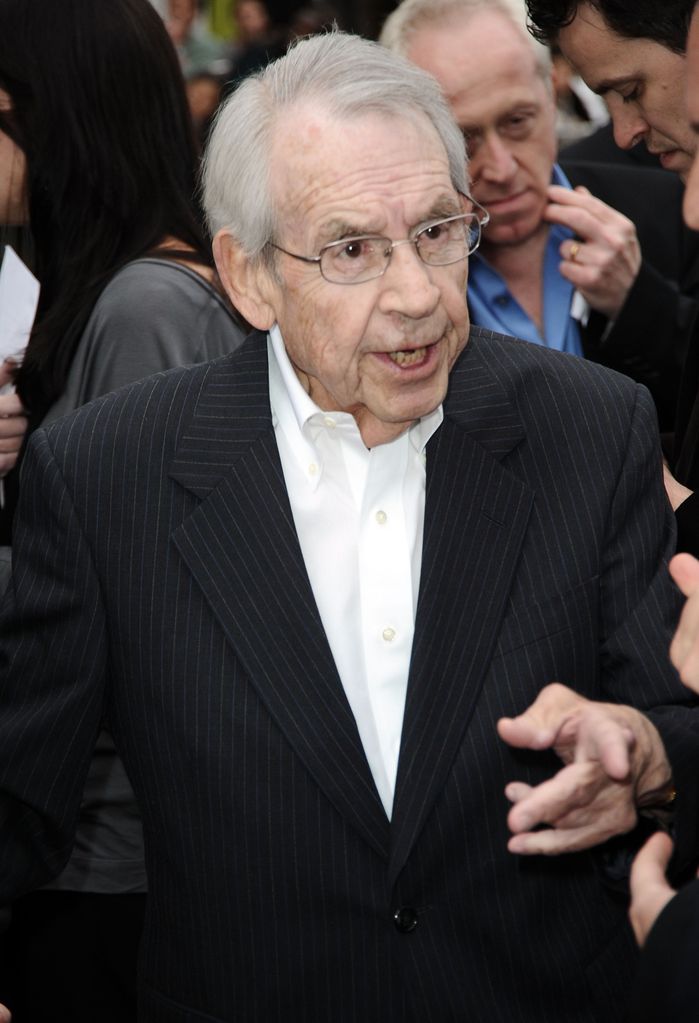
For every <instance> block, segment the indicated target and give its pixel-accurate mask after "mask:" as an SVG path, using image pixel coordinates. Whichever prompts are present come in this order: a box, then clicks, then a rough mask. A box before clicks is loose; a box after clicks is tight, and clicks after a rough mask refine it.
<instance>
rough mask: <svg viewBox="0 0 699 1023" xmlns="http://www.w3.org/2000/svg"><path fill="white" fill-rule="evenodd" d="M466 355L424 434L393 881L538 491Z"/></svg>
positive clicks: (472, 687) (448, 746) (459, 725)
mask: <svg viewBox="0 0 699 1023" xmlns="http://www.w3.org/2000/svg"><path fill="white" fill-rule="evenodd" d="M478 333H479V332H477V331H474V334H476V336H477V334H478ZM461 366H462V367H463V368H458V369H457V370H455V371H454V374H453V377H452V381H451V383H450V394H449V401H448V402H447V403H446V404H445V421H444V423H443V425H442V427H441V428H440V430H439V431H438V432H437V434H436V435H435V437H434V438H433V439H432V441H431V442H430V445H429V446H428V454H427V494H426V505H425V533H424V540H423V558H422V575H421V579H420V596H419V601H418V610H417V617H416V623H415V639H414V643H413V653H412V660H411V667H410V677H409V682H408V694H407V700H406V707H405V716H404V723H403V733H402V741H401V753H400V760H399V768H398V779H397V785H396V797H395V801H394V812H393V821H392V828H391V860H390V878H389V881H390V883H391V884H393V883H394V882H395V880H396V878H397V876H398V874H399V873H400V870H401V869H402V867H403V865H404V863H405V861H406V858H407V857H408V855H409V853H410V849H411V848H412V845H413V844H414V842H415V839H416V837H417V835H418V834H419V832H420V830H421V828H422V826H423V824H424V823H425V820H426V818H427V816H428V814H429V812H430V810H431V808H432V806H433V804H434V801H435V799H436V797H437V795H438V794H439V792H440V791H441V789H442V787H443V786H444V783H445V780H446V777H447V775H448V772H449V770H450V768H451V765H452V763H453V761H454V758H455V756H456V753H457V750H458V747H459V745H460V743H461V741H462V739H463V735H464V732H465V730H466V728H467V727H468V723H469V720H470V717H471V715H472V713H473V710H474V707H475V704H476V701H477V699H478V696H479V693H480V690H481V687H482V685H483V680H484V677H485V675H486V672H487V670H488V667H489V665H490V661H491V657H492V651H493V647H494V644H495V641H496V639H497V634H498V631H499V627H500V623H501V621H502V617H503V614H504V611H505V607H506V602H507V597H508V593H509V590H510V585H511V581H512V578H513V576H514V573H515V571H516V568H517V564H518V555H519V551H520V548H521V544H522V541H523V538H524V534H525V531H526V525H527V522H528V518H529V513H530V510H531V504H532V494H531V491H530V490H529V489H528V488H527V487H526V486H525V485H524V484H523V483H522V482H521V481H520V480H519V479H518V478H517V477H516V476H514V475H513V474H512V473H511V472H510V471H508V470H507V469H506V468H504V467H503V465H502V464H501V461H500V459H502V458H503V457H504V456H505V455H506V454H507V452H509V451H510V450H511V449H512V448H513V447H515V446H516V445H517V444H518V443H519V441H520V440H521V439H522V436H523V432H522V427H521V423H520V421H519V417H518V415H517V412H516V409H515V408H514V407H513V406H512V405H511V403H510V402H509V400H508V399H507V397H506V395H505V394H504V392H503V391H502V389H501V388H500V387H499V385H498V384H497V383H496V382H495V381H494V379H493V377H492V374H490V373H489V372H488V370H487V367H486V366H485V364H484V362H483V360H482V358H481V356H480V352H469V353H468V359H467V360H463V361H462V364H461ZM493 741H495V738H494V740H493Z"/></svg>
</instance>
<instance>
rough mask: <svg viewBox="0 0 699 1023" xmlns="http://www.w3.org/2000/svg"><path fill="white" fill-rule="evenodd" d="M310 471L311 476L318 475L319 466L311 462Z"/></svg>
mask: <svg viewBox="0 0 699 1023" xmlns="http://www.w3.org/2000/svg"><path fill="white" fill-rule="evenodd" d="M308 473H309V475H310V476H316V475H317V474H318V466H317V465H316V463H315V462H311V464H310V465H309V466H308Z"/></svg>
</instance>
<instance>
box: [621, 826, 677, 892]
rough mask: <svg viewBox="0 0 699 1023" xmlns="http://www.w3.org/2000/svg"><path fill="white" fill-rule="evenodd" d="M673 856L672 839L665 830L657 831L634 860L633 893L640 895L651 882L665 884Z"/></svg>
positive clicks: (631, 881)
mask: <svg viewBox="0 0 699 1023" xmlns="http://www.w3.org/2000/svg"><path fill="white" fill-rule="evenodd" d="M671 856H672V839H671V838H670V836H669V835H668V834H666V833H665V832H664V831H656V833H655V834H654V835H651V837H650V838H649V839H648V841H647V842H646V844H645V845H644V846H643V848H642V849H641V851H640V852H639V853H638V854H637V855H636V858H635V860H634V861H633V866H632V867H631V878H630V884H631V895H632V896H635V895H638V894H639V893H640V891H641V890H642V889H643V888H645V887H646V886H647V885H649V884H663V883H664V882H665V871H666V870H667V866H668V863H669V862H670V857H671Z"/></svg>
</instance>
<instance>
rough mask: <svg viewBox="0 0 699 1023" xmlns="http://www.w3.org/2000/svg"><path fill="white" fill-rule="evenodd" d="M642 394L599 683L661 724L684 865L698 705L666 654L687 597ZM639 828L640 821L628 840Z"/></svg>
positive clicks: (622, 485) (610, 569)
mask: <svg viewBox="0 0 699 1023" xmlns="http://www.w3.org/2000/svg"><path fill="white" fill-rule="evenodd" d="M636 396H637V398H636V406H635V410H634V413H633V416H632V419H631V423H630V428H629V432H628V438H627V445H626V457H625V459H624V461H623V463H622V465H621V467H620V471H619V474H618V478H617V481H616V487H615V492H614V497H613V500H612V504H611V508H610V513H609V516H608V524H607V532H606V538H605V548H604V559H603V571H602V577H601V598H602V623H603V626H602V627H603V643H602V651H601V666H602V690H603V692H604V693H605V694H606V697H607V698H610V699H612V700H615V701H617V702H619V703H625V704H630V705H632V706H634V707H637V708H638V709H639V710H641V711H643V712H645V713H646V714H647V716H648V717H649V718H650V719H651V720H652V721H653V723H654V724H655V726H656V728H657V729H658V731H659V732H660V735H661V737H662V739H663V742H664V744H665V749H666V751H667V755H668V758H669V760H670V764H671V766H672V772H673V780H674V784H675V786H676V788H677V793H678V795H677V801H676V813H675V821H674V828H675V843H676V853H675V858H674V866H675V868H676V869H677V870H679V871H681V870H682V869H684V868H686V867H688V866H690V865H692V864H693V863H694V860H695V858H696V855H697V853H698V852H699V707H698V706H697V699H696V696H695V695H694V694H693V693H691V692H690V691H689V690H687V689H686V688H685V687H684V686H683V685H682V684H681V682H680V680H679V678H678V676H677V673H676V671H675V669H674V668H673V667H672V665H671V664H670V659H669V654H668V649H669V644H670V639H671V637H672V633H673V631H674V629H675V627H676V624H677V619H678V615H679V610H680V607H681V603H682V601H681V597H680V594H679V591H678V590H677V589H676V588H675V586H674V584H673V583H672V581H671V579H670V577H669V573H668V570H667V562H668V560H669V558H670V557H671V556H672V554H673V553H674V549H675V523H674V516H673V513H672V509H671V508H670V504H669V502H668V500H667V498H666V496H665V491H664V487H663V481H662V472H661V466H660V453H659V450H658V447H657V439H656V438H654V436H653V434H654V433H655V417H654V413H653V409H652V407H651V402H650V398H649V395H648V392H647V391H646V390H645V388H643V387H637V388H636ZM643 837H644V835H643V832H642V829H639V834H638V835H637V836H635V838H634V840H633V841H632V842H631V843H630V846H635V845H637V844H639V843H640V841H641V840H642V838H643ZM636 839H637V840H638V841H636ZM631 851H633V849H631Z"/></svg>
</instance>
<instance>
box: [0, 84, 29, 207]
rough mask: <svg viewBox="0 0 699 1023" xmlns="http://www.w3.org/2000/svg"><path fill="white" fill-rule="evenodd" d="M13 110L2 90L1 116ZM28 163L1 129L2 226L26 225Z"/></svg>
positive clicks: (0, 196) (0, 188) (0, 97)
mask: <svg viewBox="0 0 699 1023" xmlns="http://www.w3.org/2000/svg"><path fill="white" fill-rule="evenodd" d="M11 109H12V103H11V100H10V97H9V95H8V93H7V92H5V90H4V89H0V115H1V114H3V113H4V112H5V111H8V110H11ZM26 180H27V162H26V159H25V156H24V153H23V152H22V150H21V149H20V148H19V146H18V145H17V144H16V143H15V142H14V141H13V140H12V139H11V138H10V136H9V135H7V134H6V133H5V132H4V131H3V130H2V128H1V127H0V224H3V225H6V226H9V225H13V226H14V225H17V224H24V223H25V222H26V219H27V196H26Z"/></svg>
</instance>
